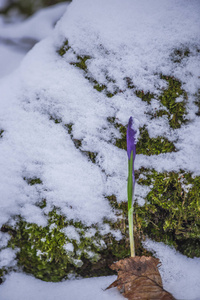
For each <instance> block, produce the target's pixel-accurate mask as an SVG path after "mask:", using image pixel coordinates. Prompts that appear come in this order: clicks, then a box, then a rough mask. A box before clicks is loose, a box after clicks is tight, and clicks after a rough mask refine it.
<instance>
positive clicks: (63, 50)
mask: <svg viewBox="0 0 200 300" xmlns="http://www.w3.org/2000/svg"><path fill="white" fill-rule="evenodd" d="M69 49H71V47H70V46H69V42H68V40H66V41H65V42H64V44H63V46H62V47H61V48H60V49H59V50H58V51H57V52H58V54H59V55H60V56H63V55H65V53H66V52H67V51H68V50H69Z"/></svg>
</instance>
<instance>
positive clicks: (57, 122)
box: [49, 116, 62, 124]
mask: <svg viewBox="0 0 200 300" xmlns="http://www.w3.org/2000/svg"><path fill="white" fill-rule="evenodd" d="M49 120H51V121H54V122H55V124H60V123H62V119H61V118H57V117H54V116H50V118H49Z"/></svg>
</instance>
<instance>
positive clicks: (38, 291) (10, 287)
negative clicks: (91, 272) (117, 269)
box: [0, 273, 124, 300]
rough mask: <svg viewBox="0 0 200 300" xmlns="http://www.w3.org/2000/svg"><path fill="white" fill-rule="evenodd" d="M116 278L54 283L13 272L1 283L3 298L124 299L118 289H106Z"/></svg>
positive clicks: (35, 299) (22, 299)
mask: <svg viewBox="0 0 200 300" xmlns="http://www.w3.org/2000/svg"><path fill="white" fill-rule="evenodd" d="M115 279H116V276H109V277H99V278H89V279H79V280H70V281H65V282H59V283H52V282H43V281H41V280H38V279H35V278H34V277H32V276H29V275H25V274H21V273H12V274H10V275H9V276H7V277H6V281H5V283H4V284H3V285H0V293H1V300H19V299H20V300H27V299H29V300H44V299H48V300H55V299H61V300H62V299H66V298H67V299H73V300H79V299H81V300H94V299H95V300H123V299H124V298H123V297H122V296H121V295H120V293H119V292H118V291H117V289H111V290H107V291H105V289H106V288H107V287H108V286H109V285H110V284H111V283H112V282H113V281H114V280H115Z"/></svg>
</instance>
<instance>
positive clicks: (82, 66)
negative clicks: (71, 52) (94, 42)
mask: <svg viewBox="0 0 200 300" xmlns="http://www.w3.org/2000/svg"><path fill="white" fill-rule="evenodd" d="M77 59H78V62H76V63H71V65H73V66H76V67H77V68H79V69H81V70H83V71H85V72H87V64H86V61H87V60H88V59H91V57H90V56H88V55H85V56H79V55H78V56H77Z"/></svg>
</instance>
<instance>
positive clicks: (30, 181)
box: [24, 177, 42, 185]
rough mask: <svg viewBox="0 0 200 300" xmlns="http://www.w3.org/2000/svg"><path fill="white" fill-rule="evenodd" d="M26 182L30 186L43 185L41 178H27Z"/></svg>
mask: <svg viewBox="0 0 200 300" xmlns="http://www.w3.org/2000/svg"><path fill="white" fill-rule="evenodd" d="M24 180H25V181H26V182H27V183H28V184H29V185H35V184H42V180H41V179H40V178H36V177H34V178H26V177H24Z"/></svg>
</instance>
